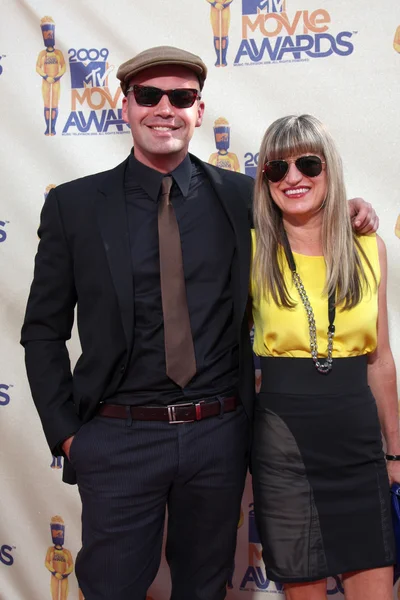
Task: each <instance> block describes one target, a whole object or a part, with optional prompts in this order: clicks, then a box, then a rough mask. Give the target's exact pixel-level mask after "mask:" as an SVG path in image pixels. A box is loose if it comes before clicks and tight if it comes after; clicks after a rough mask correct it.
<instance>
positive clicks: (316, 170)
mask: <svg viewBox="0 0 400 600" xmlns="http://www.w3.org/2000/svg"><path fill="white" fill-rule="evenodd" d="M292 163H294V164H295V165H296V168H297V169H298V170H299V171H300V173H302V174H303V175H305V176H306V177H317V176H318V175H320V174H321V172H322V165H324V164H325V161H324V160H321V159H320V157H319V156H300V157H299V158H296V160H290V161H288V160H268V161H267V162H266V163H265V165H264V168H263V173H264V175H265V177H266V178H267V179H268V180H269V181H272V182H273V183H277V182H278V181H281V180H282V179H283V178H284V177H285V175H286V173H287V172H288V171H289V165H291V164H292Z"/></svg>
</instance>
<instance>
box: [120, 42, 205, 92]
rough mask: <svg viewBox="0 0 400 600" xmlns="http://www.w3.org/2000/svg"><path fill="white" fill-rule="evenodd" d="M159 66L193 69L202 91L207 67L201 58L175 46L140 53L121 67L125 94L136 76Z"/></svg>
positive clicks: (122, 85)
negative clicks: (177, 66) (178, 66)
mask: <svg viewBox="0 0 400 600" xmlns="http://www.w3.org/2000/svg"><path fill="white" fill-rule="evenodd" d="M159 65H181V66H182V67H186V68H188V69H191V70H192V71H193V72H194V73H196V75H197V78H198V80H199V83H200V89H202V88H203V85H204V81H205V79H206V77H207V67H206V65H205V64H204V63H203V61H202V60H201V58H200V56H197V55H196V54H192V53H191V52H187V50H181V49H180V48H175V47H174V46H156V47H154V48H149V49H148V50H144V51H143V52H140V54H137V55H136V56H134V57H133V58H131V59H130V60H127V61H126V62H124V63H122V65H121V66H120V67H119V69H118V72H117V77H118V79H119V80H120V82H121V88H122V91H123V92H124V94H126V89H127V87H128V84H129V82H130V80H131V79H132V77H133V76H134V75H136V74H137V73H140V71H144V70H145V69H149V68H150V67H156V66H159Z"/></svg>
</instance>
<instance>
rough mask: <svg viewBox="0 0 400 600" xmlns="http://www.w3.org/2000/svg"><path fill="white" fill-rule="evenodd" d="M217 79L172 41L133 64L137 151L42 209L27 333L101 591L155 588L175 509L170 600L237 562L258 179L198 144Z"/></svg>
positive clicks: (96, 596) (33, 379) (218, 596)
mask: <svg viewBox="0 0 400 600" xmlns="http://www.w3.org/2000/svg"><path fill="white" fill-rule="evenodd" d="M206 74H207V69H206V66H205V65H204V63H203V62H202V60H201V59H200V58H199V57H197V56H195V55H193V54H191V53H189V52H185V51H183V50H179V49H177V48H171V47H160V48H152V49H150V50H146V51H145V52H142V53H141V54H138V55H137V56H136V57H135V58H133V59H131V60H129V61H127V62H126V63H124V64H123V65H121V67H120V68H119V71H118V78H119V79H120V80H121V87H122V89H123V92H124V94H125V98H124V99H123V115H124V119H125V120H126V121H127V122H128V123H129V124H130V126H131V130H132V136H133V140H134V151H133V152H132V153H131V155H130V156H129V158H128V159H127V160H125V161H124V162H123V163H122V164H121V165H119V166H117V167H116V168H115V169H112V170H111V171H107V172H105V173H100V174H97V175H93V176H90V177H86V178H83V179H79V180H77V181H73V182H70V183H67V184H65V185H61V186H58V187H57V188H56V189H54V190H51V192H50V193H49V195H48V198H47V199H46V202H45V205H44V208H43V211H42V216H41V225H40V229H39V235H40V238H41V241H40V244H39V249H38V254H37V257H36V267H35V276H34V281H33V284H32V289H31V293H30V297H29V300H28V307H27V312H26V318H25V323H24V327H23V330H22V344H23V345H24V346H25V351H26V364H27V371H28V376H29V380H30V385H31V389H32V395H33V398H34V401H35V403H36V406H37V409H38V412H39V415H40V418H41V420H42V424H43V428H44V431H45V434H46V437H47V441H48V443H49V446H50V448H51V450H52V452H53V454H55V455H57V454H60V453H64V455H65V456H66V457H67V459H68V460H66V461H65V466H64V480H65V481H67V482H69V483H74V482H75V476H76V479H77V482H78V487H79V492H80V495H81V499H82V549H81V551H80V552H79V555H78V557H77V560H76V572H77V577H78V580H79V584H80V587H81V589H82V591H83V593H84V595H85V599H86V600H106V599H107V600H111V599H112V600H128V599H129V600H144V598H145V597H146V591H147V589H148V588H149V586H150V584H151V582H152V581H153V579H154V577H155V575H156V573H157V570H158V566H159V561H160V554H161V544H162V533H163V526H164V518H165V509H166V507H167V508H168V529H167V545H166V556H167V561H168V563H169V567H170V570H171V579H172V594H171V598H172V599H173V600H188V599H189V598H190V599H191V600H222V599H223V598H224V597H225V593H226V582H227V579H228V576H229V572H230V569H231V567H232V564H233V556H234V550H235V541H236V529H237V523H238V521H239V515H240V500H241V496H242V491H243V486H244V480H245V475H246V469H247V455H248V448H249V423H250V420H251V417H252V408H253V393H254V375H253V366H252V354H251V346H250V341H249V335H248V325H247V317H246V302H247V288H248V280H249V265H250V231H249V226H250V214H249V212H250V211H249V205H250V201H251V190H252V179H251V178H249V177H247V176H245V175H242V174H238V173H234V172H230V171H224V170H221V169H217V168H215V167H212V166H210V165H207V164H205V163H203V162H202V161H200V160H199V159H198V158H196V157H195V156H193V155H191V154H188V146H189V142H190V139H191V137H192V135H193V132H194V129H195V128H196V127H199V126H200V125H201V122H202V118H203V113H204V102H203V101H202V99H201V90H202V87H203V83H204V80H205V78H206ZM171 184H172V187H170V186H171ZM367 208H368V207H367ZM368 212H370V211H368V210H364V216H363V215H362V213H359V220H362V221H364V219H365V221H368V220H369V217H368V216H367V214H366V213H368ZM75 304H77V305H78V326H79V335H80V340H81V345H82V355H81V357H80V358H79V360H78V362H77V365H76V367H75V370H74V374H73V375H71V372H70V365H69V358H68V353H67V350H66V346H65V341H66V340H67V339H68V338H69V337H70V333H71V327H72V323H73V315H74V307H75Z"/></svg>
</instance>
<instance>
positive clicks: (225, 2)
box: [207, 0, 233, 67]
mask: <svg viewBox="0 0 400 600" xmlns="http://www.w3.org/2000/svg"><path fill="white" fill-rule="evenodd" d="M207 2H208V3H209V4H210V5H211V8H210V21H211V27H212V30H213V34H214V48H215V53H216V55H217V60H216V63H215V66H216V67H226V66H227V64H228V63H227V62H226V52H227V50H228V43H229V37H228V33H229V25H230V22H231V9H230V4H231V3H232V2H233V0H219V1H218V2H214V0H207Z"/></svg>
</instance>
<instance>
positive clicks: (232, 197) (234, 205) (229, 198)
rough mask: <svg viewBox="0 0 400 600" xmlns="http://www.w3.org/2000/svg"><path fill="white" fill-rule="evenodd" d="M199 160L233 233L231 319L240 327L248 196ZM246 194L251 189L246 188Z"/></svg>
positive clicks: (247, 242) (248, 247) (248, 252)
mask: <svg viewBox="0 0 400 600" xmlns="http://www.w3.org/2000/svg"><path fill="white" fill-rule="evenodd" d="M197 160H198V159H197ZM199 162H200V164H201V166H202V167H203V169H204V171H205V172H206V174H207V176H208V177H209V179H210V182H211V184H212V186H213V188H214V190H215V192H216V194H217V196H218V198H219V200H220V202H221V204H222V206H223V208H224V209H225V212H226V214H227V216H228V218H229V220H230V222H231V225H232V228H233V230H234V233H235V238H236V250H237V269H238V271H239V272H238V273H236V272H235V270H234V271H233V273H232V280H233V293H234V301H235V320H236V322H237V325H238V327H239V328H240V327H241V323H242V320H243V315H244V311H245V308H246V304H247V297H248V289H249V276H250V258H251V236H250V228H249V215H248V211H247V205H248V204H249V199H248V198H246V197H245V196H244V194H246V191H244V190H243V191H242V189H241V188H238V186H237V184H235V183H233V181H232V179H231V178H228V177H224V176H223V173H221V172H219V171H218V170H217V169H214V168H212V167H211V166H210V165H208V164H207V163H204V162H202V161H199ZM249 193H251V192H250V191H249ZM238 195H239V196H241V195H243V198H240V197H239V198H238Z"/></svg>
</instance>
